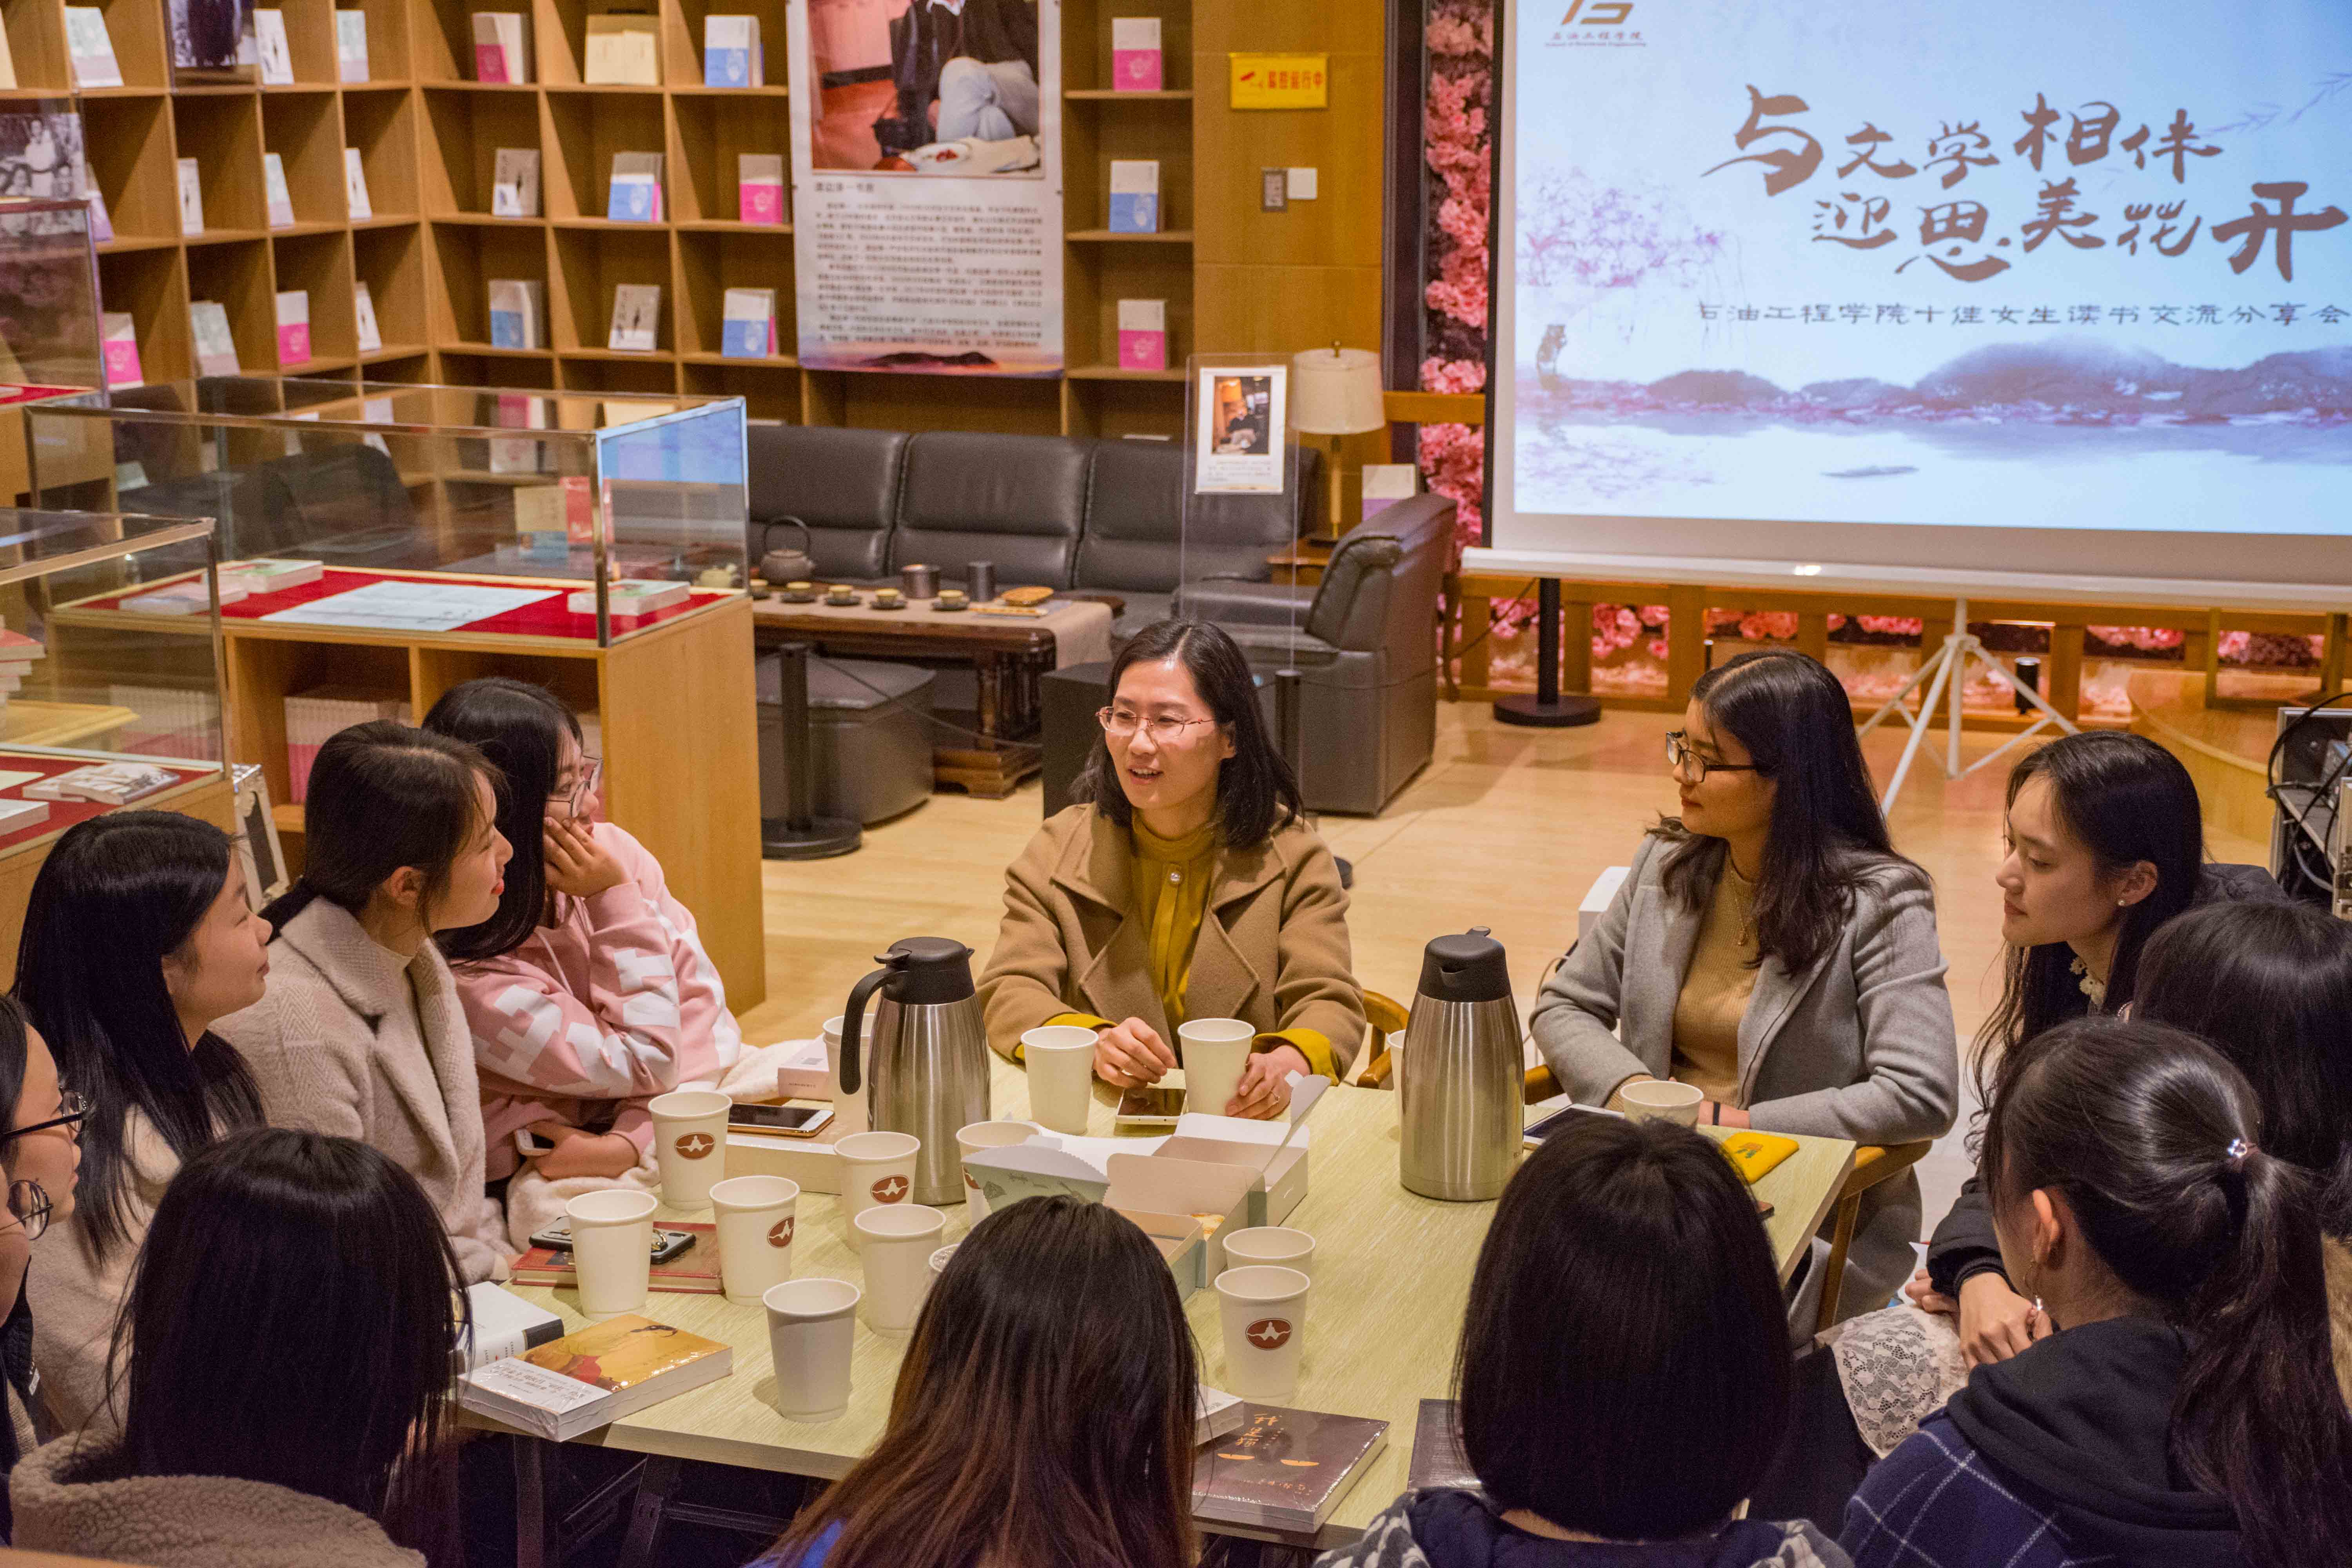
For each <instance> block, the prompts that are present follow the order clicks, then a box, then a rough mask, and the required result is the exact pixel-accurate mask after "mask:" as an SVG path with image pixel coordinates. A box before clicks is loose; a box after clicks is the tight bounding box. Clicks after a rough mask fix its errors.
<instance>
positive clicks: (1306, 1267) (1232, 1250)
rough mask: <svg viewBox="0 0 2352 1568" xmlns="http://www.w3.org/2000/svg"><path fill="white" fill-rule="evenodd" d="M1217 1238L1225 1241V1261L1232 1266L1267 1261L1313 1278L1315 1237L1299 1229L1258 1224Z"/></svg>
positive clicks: (1240, 1266)
mask: <svg viewBox="0 0 2352 1568" xmlns="http://www.w3.org/2000/svg"><path fill="white" fill-rule="evenodd" d="M1220 1239H1222V1240H1223V1242H1224V1244H1225V1261H1226V1263H1227V1264H1229V1265H1230V1266H1232V1267H1233V1268H1246V1267H1248V1266H1249V1265H1251V1264H1256V1263H1270V1264H1274V1265H1276V1267H1278V1268H1296V1269H1297V1270H1298V1272H1300V1273H1301V1274H1304V1275H1306V1276H1307V1278H1308V1279H1313V1278H1315V1238H1314V1237H1311V1236H1309V1235H1307V1233H1306V1232H1305V1231H1303V1230H1293V1229H1291V1228H1290V1227H1289V1226H1283V1225H1260V1226H1251V1227H1250V1228H1249V1229H1247V1230H1236V1231H1229V1232H1227V1233H1226V1234H1225V1235H1224V1236H1223V1237H1221V1238H1220Z"/></svg>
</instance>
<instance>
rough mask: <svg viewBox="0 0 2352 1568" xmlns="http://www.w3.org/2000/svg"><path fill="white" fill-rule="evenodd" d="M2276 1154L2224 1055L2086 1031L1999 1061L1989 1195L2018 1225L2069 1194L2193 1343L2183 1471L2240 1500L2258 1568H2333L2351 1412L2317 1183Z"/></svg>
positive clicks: (2342, 1532) (2097, 1237) (2136, 1023)
mask: <svg viewBox="0 0 2352 1568" xmlns="http://www.w3.org/2000/svg"><path fill="white" fill-rule="evenodd" d="M2262 1138H2263V1133H2262V1109H2261V1104H2260V1102H2259V1101H2258V1100H2256V1098H2255V1096H2254V1091H2253V1089H2252V1086H2251V1085H2249V1084H2248V1083H2247V1082H2246V1079H2245V1077H2244V1075H2242V1073H2240V1072H2239V1071H2238V1069H2237V1068H2233V1067H2231V1065H2230V1064H2229V1063H2228V1062H2227V1061H2225V1060H2223V1059H2222V1058H2221V1054H2220V1053H2219V1052H2217V1051H2215V1050H2214V1049H2213V1047H2210V1046H2208V1045H2206V1044H2205V1043H2204V1042H2203V1041H2201V1040H2200V1039H2198V1038H2196V1037H2194V1036H2192V1035H2188V1034H2185V1033H2183V1032H2182V1031H2180V1030H2179V1029H2175V1028H2170V1027H2168V1026H2165V1025H2162V1024H2151V1023H2146V1022H2143V1021H2141V1020H2139V1019H2137V1018H2135V1019H2128V1020H2126V1019H2120V1018H2108V1017H2091V1018H2077V1019H2073V1020H2070V1021H2068V1022H2066V1023H2063V1024H2061V1025H2059V1026H2057V1027H2056V1028H2053V1029H2052V1030H2050V1031H2049V1032H2048V1033H2046V1034H2042V1035H2040V1036H2037V1037H2034V1038H2032V1039H2031V1040H2029V1041H2026V1042H2025V1043H2023V1044H2022V1045H2020V1046H2017V1047H2012V1048H2011V1049H2010V1050H2008V1051H2005V1052H2003V1053H2002V1056H2001V1062H2000V1076H1999V1078H1998V1079H1997V1080H1996V1082H1995V1085H1994V1089H1993V1099H1992V1102H1991V1106H1990V1112H1989V1115H1988V1118H1987V1121H1986V1124H1985V1138H1984V1172H1985V1181H1986V1185H1987V1186H1988V1187H1989V1188H1990V1191H1991V1193H1992V1196H1993V1202H1994V1204H1995V1205H1996V1206H1997V1207H1999V1208H2003V1209H2006V1208H2009V1207H2011V1205H2017V1204H2021V1203H2023V1202H2024V1201H2025V1198H2026V1195H2027V1194H2030V1193H2032V1192H2033V1191H2035V1190H2036V1189H2040V1188H2047V1189H2050V1190H2052V1191H2054V1192H2057V1193H2061V1194H2063V1195H2064V1196H2065V1199H2066V1203H2067V1206H2068V1207H2069V1208H2070V1209H2072V1210H2073V1211H2074V1217H2075V1219H2076V1220H2077V1221H2078V1222H2079V1223H2080V1224H2081V1226H2082V1227H2083V1234H2084V1237H2085V1239H2087V1241H2088V1242H2089V1244H2090V1247H2091V1250H2092V1251H2093V1252H2095V1253H2096V1254H2097V1255H2098V1258H2099V1261H2100V1262H2101V1263H2103V1264H2105V1266H2106V1268H2108V1269H2109V1270H2110V1271H2111V1272H2112V1273H2113V1274H2114V1275H2115V1277H2116V1279H2117V1280H2119V1281H2120V1282H2121V1283H2122V1284H2123V1285H2124V1287H2125V1288H2126V1289H2128V1290H2130V1291H2131V1292H2132V1293H2133V1294H2135V1295H2136V1296H2137V1297H2139V1298H2140V1299H2141V1300H2146V1301H2147V1302H2150V1303H2152V1304H2154V1305H2155V1306H2156V1307H2157V1308H2158V1310H2160V1311H2161V1312H2162V1313H2163V1314H2164V1316H2165V1317H2166V1318H2167V1319H2168V1321H2172V1322H2173V1323H2175V1324H2177V1325H2178V1326H2179V1327H2180V1328H2181V1329H2182V1330H2184V1331H2186V1332H2187V1334H2188V1335H2189V1347H2190V1348H2189V1361H2188V1365H2187V1366H2186V1368H2185V1369H2184V1371H2183V1373H2182V1374H2181V1380H2180V1387H2179V1393H2178V1394H2176V1395H2175V1396H2174V1399H2173V1405H2172V1425H2171V1434H2170V1445H2169V1446H2170V1449H2171V1456H2172V1462H2173V1464H2174V1465H2175V1466H2176V1467H2177V1468H2179V1471H2180V1473H2181V1474H2182V1475H2183V1476H2185V1477H2186V1478H2187V1479H2189V1481H2190V1482H2191V1483H2192V1484H2193V1485H2195V1486H2196V1487H2198V1488H2199V1489H2201V1490H2204V1491H2207V1492H2210V1493H2212V1494H2215V1495H2217V1496H2220V1497H2222V1498H2226V1499H2227V1500H2229V1502H2230V1505H2231V1509H2232V1510H2234V1511H2235V1513H2236V1515H2237V1521H2238V1529H2239V1531H2241V1533H2242V1535H2243V1536H2244V1538H2245V1542H2246V1548H2247V1551H2246V1556H2247V1560H2248V1561H2249V1562H2252V1563H2264V1564H2268V1565H2271V1568H2321V1565H2322V1564H2326V1563H2340V1562H2341V1561H2342V1560H2343V1554H2344V1542H2346V1541H2347V1539H2352V1411H2347V1409H2346V1408H2345V1405H2344V1395H2343V1394H2342V1392H2341V1391H2340V1390H2339V1389H2338V1388H2337V1386H2336V1376H2335V1373H2334V1371H2333V1368H2332V1363H2331V1360H2330V1355H2331V1346H2330V1342H2329V1334H2328V1311H2327V1279H2326V1265H2325V1263H2324V1261H2323V1258H2322V1255H2321V1250H2320V1247H2321V1242H2320V1227H2319V1215H2318V1211H2317V1207H2316V1204H2315V1194H2314V1185H2315V1184H2314V1182H2313V1179H2312V1177H2311V1176H2310V1174H2309V1173H2306V1172H2305V1171H2303V1170H2301V1169H2299V1168H2298V1167H2296V1166H2294V1165H2292V1164H2290V1163H2287V1162H2286V1161H2284V1160H2282V1159H2280V1158H2278V1157H2277V1156H2276V1155H2275V1154H2273V1153H2272V1152H2270V1151H2269V1150H2268V1149H2266V1148H2264V1147H2263V1146H2262ZM2241 1143H2242V1144H2243V1146H2244V1147H2243V1151H2242V1152H2241ZM2062 1327H2063V1325H2062Z"/></svg>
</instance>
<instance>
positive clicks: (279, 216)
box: [261, 153, 294, 228]
mask: <svg viewBox="0 0 2352 1568" xmlns="http://www.w3.org/2000/svg"><path fill="white" fill-rule="evenodd" d="M261 200H262V205H263V206H264V207H265V208H266V209H267V210H268V215H269V226H270V227H272V228H292V227H293V226H294V193H293V192H291V191H289V190H288V189H287V188H286V160H285V159H283V158H281V157H279V156H278V154H277V153H263V154H262V155H261Z"/></svg>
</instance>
